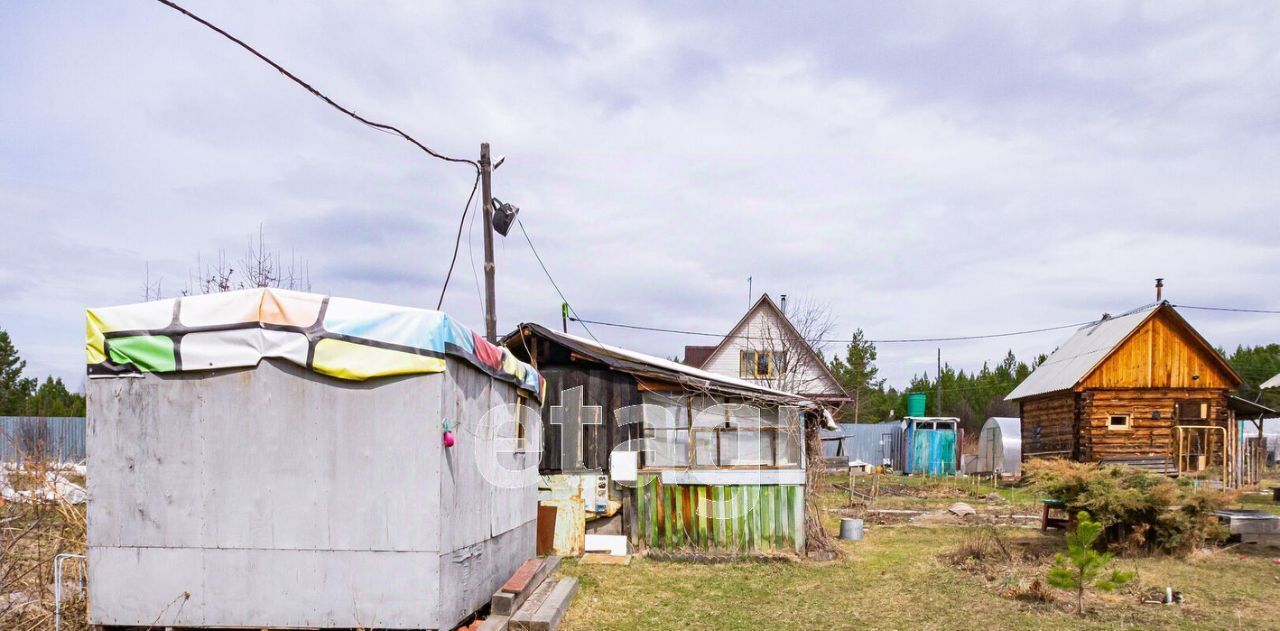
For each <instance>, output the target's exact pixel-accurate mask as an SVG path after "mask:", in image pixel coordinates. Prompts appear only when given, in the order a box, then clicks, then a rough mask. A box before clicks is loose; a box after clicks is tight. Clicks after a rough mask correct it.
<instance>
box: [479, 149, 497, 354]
mask: <svg viewBox="0 0 1280 631" xmlns="http://www.w3.org/2000/svg"><path fill="white" fill-rule="evenodd" d="M492 176H493V162H491V161H490V160H489V143H487V142H482V143H480V191H481V194H482V195H483V197H482V200H483V207H482V209H481V213H482V214H483V215H484V337H485V339H486V340H489V343H490V344H497V343H498V307H497V305H496V304H495V302H496V299H495V296H496V294H497V292H496V291H495V289H494V264H493V186H492V183H491V182H490V180H491V179H492Z"/></svg>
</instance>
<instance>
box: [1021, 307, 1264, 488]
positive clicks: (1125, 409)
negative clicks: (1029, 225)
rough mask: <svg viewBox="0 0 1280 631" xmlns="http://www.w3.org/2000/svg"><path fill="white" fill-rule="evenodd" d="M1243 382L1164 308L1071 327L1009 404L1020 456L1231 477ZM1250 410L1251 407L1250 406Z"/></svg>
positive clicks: (1243, 406) (1244, 406)
mask: <svg viewBox="0 0 1280 631" xmlns="http://www.w3.org/2000/svg"><path fill="white" fill-rule="evenodd" d="M1240 383H1241V380H1240V377H1239V376H1238V375H1237V374H1236V372H1235V371H1234V370H1232V368H1231V366H1230V365H1229V364H1228V363H1227V362H1226V360H1225V359H1223V357H1222V356H1221V355H1219V354H1218V353H1217V351H1215V350H1214V348H1213V346H1211V345H1210V344H1209V342H1207V341H1205V339H1204V338H1203V337H1201V336H1200V334H1199V333H1197V332H1196V330H1195V329H1194V328H1192V327H1191V325H1190V324H1188V323H1187V321H1186V320H1184V319H1183V318H1182V316H1181V315H1179V314H1178V312H1177V311H1176V310H1175V309H1174V308H1173V306H1172V305H1170V304H1169V303H1168V302H1160V303H1158V304H1156V305H1153V306H1150V307H1146V308H1143V309H1139V310H1136V311H1133V312H1130V313H1125V314H1123V315H1119V316H1114V317H1104V318H1103V319H1102V320H1101V321H1099V322H1097V323H1093V324H1090V325H1087V326H1085V327H1082V328H1081V329H1079V330H1077V331H1076V332H1075V334H1074V335H1072V336H1071V338H1070V339H1068V340H1067V341H1066V342H1065V343H1064V344H1063V345H1062V346H1061V347H1059V348H1058V349H1057V350H1056V351H1054V352H1053V354H1052V355H1050V356H1049V358H1048V359H1047V360H1046V361H1045V362H1044V363H1043V364H1041V365H1040V366H1038V367H1036V369H1035V370H1034V371H1033V372H1032V373H1031V375H1029V376H1028V377H1027V378H1026V379H1025V380H1024V381H1023V382H1022V383H1020V384H1019V385H1018V387H1017V388H1015V389H1014V390H1013V392H1012V393H1010V394H1009V396H1008V397H1007V399H1008V400H1010V401H1017V402H1018V404H1019V406H1020V407H1021V412H1022V413H1021V417H1022V423H1021V432H1022V453H1023V458H1024V459H1026V458H1035V457H1070V458H1073V459H1075V460H1079V461H1084V462H1103V463H1120V464H1129V465H1134V466H1142V467H1144V468H1149V469H1152V470H1157V471H1161V472H1164V473H1168V474H1172V475H1177V474H1187V473H1196V472H1201V471H1206V470H1209V469H1213V470H1214V471H1216V472H1220V473H1221V474H1222V476H1223V480H1224V481H1227V480H1229V479H1230V478H1231V475H1232V473H1234V472H1233V471H1231V470H1232V469H1233V468H1234V467H1235V466H1236V464H1235V463H1236V462H1238V460H1237V456H1238V454H1237V445H1238V444H1239V443H1240V440H1241V438H1240V431H1241V425H1240V423H1238V422H1236V420H1237V414H1249V413H1252V412H1254V411H1255V410H1253V408H1252V407H1250V405H1251V404H1249V402H1247V401H1243V400H1241V399H1238V398H1236V397H1233V396H1231V394H1230V392H1231V390H1232V389H1234V388H1236V387H1237V386H1239V385H1240ZM1255 407H1256V406H1255Z"/></svg>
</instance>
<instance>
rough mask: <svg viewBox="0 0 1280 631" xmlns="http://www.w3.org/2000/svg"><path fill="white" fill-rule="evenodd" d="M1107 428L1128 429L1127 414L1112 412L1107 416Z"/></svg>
mask: <svg viewBox="0 0 1280 631" xmlns="http://www.w3.org/2000/svg"><path fill="white" fill-rule="evenodd" d="M1107 429H1129V415H1128V414H1112V415H1111V416H1110V417H1108V418H1107Z"/></svg>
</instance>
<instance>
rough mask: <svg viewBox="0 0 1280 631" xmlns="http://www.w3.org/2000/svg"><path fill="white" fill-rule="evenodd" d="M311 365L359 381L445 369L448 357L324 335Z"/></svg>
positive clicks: (325, 371) (332, 375)
mask: <svg viewBox="0 0 1280 631" xmlns="http://www.w3.org/2000/svg"><path fill="white" fill-rule="evenodd" d="M311 365H312V367H313V368H314V369H315V371H316V372H319V373H323V374H326V375H329V376H331V377H337V378H339V379H351V380H355V381H364V380H365V379H372V378H374V377H387V376H390V375H412V374H421V373H432V372H444V369H445V362H444V359H442V358H439V357H428V356H426V355H415V354H413V353H404V352H401V351H393V350H389V349H385V348H377V347H374V346H365V345H363V344H352V343H351V342H346V341H343V340H335V339H323V340H320V341H319V342H317V343H316V353H315V358H314V360H313V361H312V363H311Z"/></svg>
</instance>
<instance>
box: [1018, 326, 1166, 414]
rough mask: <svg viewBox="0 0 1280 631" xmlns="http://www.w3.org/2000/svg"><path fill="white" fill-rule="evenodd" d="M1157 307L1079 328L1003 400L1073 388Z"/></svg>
mask: <svg viewBox="0 0 1280 631" xmlns="http://www.w3.org/2000/svg"><path fill="white" fill-rule="evenodd" d="M1159 308H1160V305H1159V304H1155V305H1150V306H1148V307H1142V308H1141V309H1138V310H1135V311H1130V312H1129V313H1126V314H1123V315H1119V316H1115V317H1113V318H1107V319H1106V320H1101V321H1099V322H1095V323H1093V324H1088V325H1085V326H1083V327H1080V328H1079V329H1077V330H1076V332H1075V335H1072V336H1071V337H1070V338H1069V339H1068V340H1067V341H1066V342H1065V343H1063V344H1062V346H1059V347H1058V350H1056V351H1054V352H1053V354H1052V355H1049V359H1047V360H1045V362H1044V363H1043V364H1040V365H1039V366H1037V367H1036V369H1035V370H1034V371H1032V373H1031V374H1030V375H1028V376H1027V378H1026V379H1023V380H1022V383H1020V384H1018V387H1017V388H1014V389H1013V392H1010V393H1009V396H1007V397H1005V400H1006V401H1013V400H1016V399H1024V398H1026V397H1031V396H1035V395H1038V394H1047V393H1050V392H1058V391H1061V390H1070V389H1072V388H1074V387H1075V386H1076V384H1077V383H1080V380H1081V379H1084V378H1085V377H1086V376H1087V375H1088V374H1089V373H1090V372H1092V371H1093V369H1094V367H1096V366H1097V365H1098V364H1100V363H1102V360H1103V359H1106V357H1107V355H1110V354H1111V351H1113V350H1115V349H1116V347H1118V346H1120V343H1121V342H1123V341H1124V340H1125V339H1126V338H1128V337H1129V334H1130V333H1133V332H1134V330H1136V329H1137V328H1138V327H1139V326H1142V323H1143V322H1146V321H1147V318H1149V317H1151V314H1152V313H1155V311H1156V309H1159Z"/></svg>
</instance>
